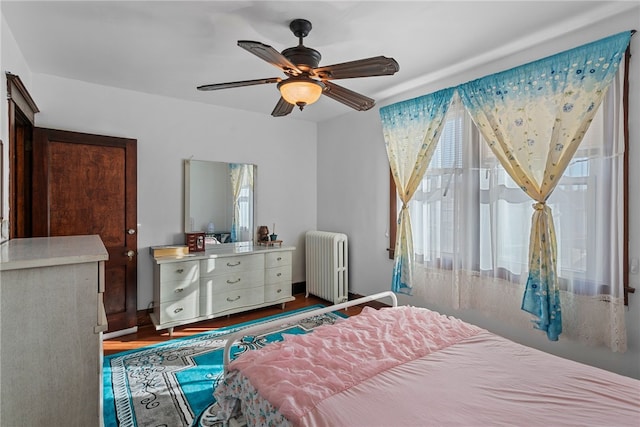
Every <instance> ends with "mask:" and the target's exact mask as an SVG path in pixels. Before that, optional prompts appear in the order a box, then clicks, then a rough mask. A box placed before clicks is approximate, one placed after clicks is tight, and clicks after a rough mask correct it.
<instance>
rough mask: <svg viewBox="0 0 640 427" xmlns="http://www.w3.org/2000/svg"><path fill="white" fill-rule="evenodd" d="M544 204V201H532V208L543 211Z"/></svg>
mask: <svg viewBox="0 0 640 427" xmlns="http://www.w3.org/2000/svg"><path fill="white" fill-rule="evenodd" d="M545 206H546V203H544V202H538V203H534V204H533V209H535V210H537V211H543V210H544V208H545Z"/></svg>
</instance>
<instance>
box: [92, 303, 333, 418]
mask: <svg viewBox="0 0 640 427" xmlns="http://www.w3.org/2000/svg"><path fill="white" fill-rule="evenodd" d="M319 307H323V306H322V305H315V306H311V307H305V308H303V309H299V310H295V311H290V312H287V313H284V314H279V315H276V316H270V317H265V318H262V319H260V320H257V321H253V322H246V323H241V324H238V325H233V326H229V327H225V328H220V329H216V330H215V331H211V332H205V333H201V334H198V335H193V336H190V337H184V338H178V339H175V340H171V341H167V342H164V343H161V344H156V345H152V346H149V347H143V348H140V349H137V350H133V351H127V352H123V353H117V354H113V355H109V356H105V358H104V365H103V374H104V424H105V427H116V426H118V427H135V426H139V427H142V426H153V427H161V426H165V427H180V426H197V427H205V426H221V425H222V423H221V422H220V421H219V420H218V419H217V418H216V413H217V405H216V403H215V399H214V398H213V388H214V385H215V384H216V383H217V381H218V380H219V379H220V377H221V374H222V359H223V355H222V353H223V350H224V345H225V342H226V338H227V337H228V335H229V334H232V333H234V332H236V331H238V330H240V329H243V328H247V327H249V326H253V325H255V324H258V323H264V322H269V321H272V320H274V319H277V318H283V317H287V316H292V315H294V314H298V313H302V312H304V311H309V310H312V309H314V308H319ZM341 317H344V316H342V315H341V314H339V313H338V314H336V313H328V314H324V315H320V316H314V317H310V318H308V319H305V320H303V321H301V322H297V323H295V324H289V325H284V326H280V327H278V328H277V329H276V328H274V329H273V330H269V331H268V332H266V333H265V334H264V335H260V336H246V337H244V338H243V339H242V340H241V341H240V342H239V343H238V346H237V347H236V346H234V347H233V349H235V350H233V349H232V355H237V354H240V353H242V352H244V351H248V350H251V349H254V348H259V347H262V346H264V345H265V344H267V343H269V342H272V341H278V340H281V339H282V333H288V334H304V333H307V332H309V331H311V330H312V329H313V328H315V327H317V326H320V325H322V324H326V323H331V324H332V323H335V321H336V320H337V319H340V318H341Z"/></svg>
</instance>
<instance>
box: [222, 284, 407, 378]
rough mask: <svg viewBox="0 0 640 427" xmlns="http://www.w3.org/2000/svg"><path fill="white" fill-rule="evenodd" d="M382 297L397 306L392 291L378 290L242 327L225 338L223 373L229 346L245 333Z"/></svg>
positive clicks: (229, 352) (245, 334)
mask: <svg viewBox="0 0 640 427" xmlns="http://www.w3.org/2000/svg"><path fill="white" fill-rule="evenodd" d="M384 298H390V299H391V306H392V307H397V306H398V298H397V297H396V294H394V293H393V292H392V291H385V292H380V293H377V294H373V295H369V296H366V297H362V298H358V299H354V300H351V301H346V302H343V303H340V304H335V305H330V306H328V307H323V308H319V309H317V310H310V311H305V312H304V313H299V314H296V315H293V316H286V317H282V318H278V319H275V320H273V321H270V322H266V323H261V324H259V325H255V326H251V327H249V328H246V329H242V330H241V331H238V332H236V333H234V334H232V335H231V336H230V337H229V339H228V340H227V342H226V343H225V345H224V361H223V368H224V371H223V372H224V373H225V374H226V373H227V367H228V366H229V362H230V360H231V347H232V346H233V344H235V343H236V342H237V341H238V340H240V339H241V338H242V337H244V336H247V335H256V334H258V333H260V332H263V331H265V330H268V329H271V328H273V327H274V326H278V325H284V324H287V323H292V322H297V321H298V320H304V319H307V318H309V317H311V316H318V315H321V314H325V313H331V312H334V311H338V310H344V309H345V308H349V307H352V306H354V305H360V304H365V303H367V302H370V301H376V300H381V299H384Z"/></svg>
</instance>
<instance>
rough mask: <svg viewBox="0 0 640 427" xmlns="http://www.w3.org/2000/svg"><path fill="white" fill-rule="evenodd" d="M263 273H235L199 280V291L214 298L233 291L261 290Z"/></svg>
mask: <svg viewBox="0 0 640 427" xmlns="http://www.w3.org/2000/svg"><path fill="white" fill-rule="evenodd" d="M263 286H264V271H263V270H254V271H238V272H237V273H230V274H222V275H220V276H211V277H202V278H200V290H201V291H204V292H205V293H207V294H209V295H210V296H211V298H215V297H216V294H219V293H223V292H229V291H231V290H234V289H246V288H262V287H263Z"/></svg>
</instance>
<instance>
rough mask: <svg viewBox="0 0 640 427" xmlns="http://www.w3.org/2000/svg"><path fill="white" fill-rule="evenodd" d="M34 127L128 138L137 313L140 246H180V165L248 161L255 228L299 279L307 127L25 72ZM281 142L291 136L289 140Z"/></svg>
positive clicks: (310, 152)
mask: <svg viewBox="0 0 640 427" xmlns="http://www.w3.org/2000/svg"><path fill="white" fill-rule="evenodd" d="M30 90H31V94H32V96H33V97H34V99H36V100H37V103H38V107H39V108H40V111H41V112H40V113H38V115H37V116H36V125H37V126H39V127H50V128H56V129H65V130H73V131H78V132H88V133H96V134H102V135H111V136H120V137H127V138H135V139H137V141H138V250H139V252H138V308H139V309H142V308H146V307H148V306H149V304H150V303H151V301H152V298H153V292H152V261H151V258H150V256H149V251H148V247H149V246H155V245H162V244H173V243H184V235H183V231H184V230H183V224H184V222H183V194H184V193H183V166H182V161H183V159H187V158H191V157H193V158H194V159H200V160H217V161H224V162H238V163H254V164H256V165H257V167H258V173H257V179H256V195H257V201H256V204H257V209H256V224H257V225H260V224H267V225H270V224H273V223H276V224H277V227H278V234H279V236H280V237H281V238H282V240H284V242H285V244H289V245H295V246H297V247H298V248H299V250H297V251H295V253H294V260H293V281H294V282H302V281H304V280H305V273H304V250H303V249H304V248H303V244H304V233H305V232H306V231H307V230H310V229H314V228H315V224H316V190H315V189H316V163H315V152H316V139H317V130H316V125H315V124H313V123H309V122H304V121H299V120H295V119H290V118H288V119H287V120H277V119H274V118H272V117H271V116H270V115H263V114H252V113H247V112H241V111H234V110H230V109H224V108H219V107H213V106H209V105H205V104H200V103H193V102H185V101H179V100H175V99H170V98H165V97H160V96H155V95H147V94H142V93H139V92H133V91H126V90H119V89H114V88H111V87H104V86H99V85H95V84H88V83H84V82H80V81H74V80H67V79H62V78H58V77H54V76H50V75H41V74H34V75H33V84H32V87H31V88H30ZM291 135H295V136H296V137H295V138H292V137H291Z"/></svg>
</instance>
